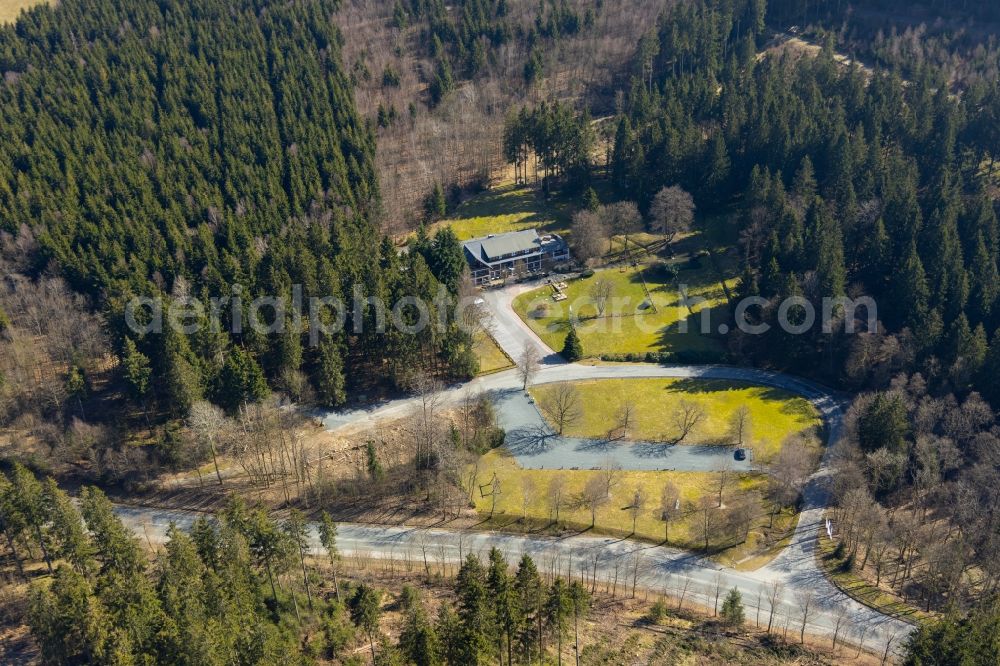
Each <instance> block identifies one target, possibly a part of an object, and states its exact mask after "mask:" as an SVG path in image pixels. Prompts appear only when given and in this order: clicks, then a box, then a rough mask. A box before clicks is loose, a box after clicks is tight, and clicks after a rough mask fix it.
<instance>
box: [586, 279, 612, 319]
mask: <svg viewBox="0 0 1000 666" xmlns="http://www.w3.org/2000/svg"><path fill="white" fill-rule="evenodd" d="M614 292H615V283H614V282H612V281H611V280H609V279H607V278H598V279H597V280H595V281H594V284H593V285H591V287H590V300H592V301H593V302H594V307H596V308H597V316H598V317H603V316H604V312H605V310H607V307H608V301H609V300H611V296H612V295H613V294H614Z"/></svg>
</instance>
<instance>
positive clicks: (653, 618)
mask: <svg viewBox="0 0 1000 666" xmlns="http://www.w3.org/2000/svg"><path fill="white" fill-rule="evenodd" d="M667 612H668V611H667V602H665V601H664V600H663V599H659V600H657V602H656V603H655V604H653V605H652V607H651V608H650V609H649V613H648V614H647V615H646V618H647V619H648V620H649V621H650V622H652V623H653V624H659V623H660V622H663V620H664V618H666V617H667Z"/></svg>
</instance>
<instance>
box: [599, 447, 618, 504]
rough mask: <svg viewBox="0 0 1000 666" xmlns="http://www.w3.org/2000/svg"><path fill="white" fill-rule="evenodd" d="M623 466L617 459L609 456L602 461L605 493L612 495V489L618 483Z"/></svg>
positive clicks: (602, 479) (602, 478)
mask: <svg viewBox="0 0 1000 666" xmlns="http://www.w3.org/2000/svg"><path fill="white" fill-rule="evenodd" d="M621 471H622V466H621V463H619V462H618V461H617V460H615V459H614V458H612V457H611V456H608V457H607V458H605V459H604V461H603V462H602V463H601V481H602V482H603V483H604V494H605V495H606V496H608V497H611V491H612V490H614V488H615V486H617V485H618V479H619V477H620V476H621Z"/></svg>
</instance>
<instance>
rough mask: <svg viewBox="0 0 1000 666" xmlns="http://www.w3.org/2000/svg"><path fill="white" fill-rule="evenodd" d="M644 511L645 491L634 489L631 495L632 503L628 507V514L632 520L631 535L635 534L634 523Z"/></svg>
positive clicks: (640, 488)
mask: <svg viewBox="0 0 1000 666" xmlns="http://www.w3.org/2000/svg"><path fill="white" fill-rule="evenodd" d="M645 510H646V491H645V490H643V489H642V487H639V488H636V489H635V492H634V493H632V502H631V503H629V505H628V514H629V516H630V517H631V518H632V534H635V523H636V521H637V520H639V516H641V515H642V512H643V511H645Z"/></svg>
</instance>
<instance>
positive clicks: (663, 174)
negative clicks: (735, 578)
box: [610, 2, 1000, 399]
mask: <svg viewBox="0 0 1000 666" xmlns="http://www.w3.org/2000/svg"><path fill="white" fill-rule="evenodd" d="M766 16H767V14H766V13H765V7H764V3H762V2H745V3H720V2H692V3H683V4H680V5H677V6H676V7H675V8H673V9H671V10H668V11H667V12H666V13H665V14H664V15H663V16H662V18H661V20H660V21H659V23H658V27H657V30H656V31H654V32H651V33H650V34H649V35H648V36H647V37H645V38H644V39H643V40H642V41H641V42H640V44H639V47H638V53H637V59H636V62H635V65H634V72H635V76H634V78H633V81H632V87H631V91H630V93H629V95H628V98H627V104H626V109H625V113H624V114H623V115H622V116H621V117H620V119H619V121H618V129H617V133H616V136H615V141H614V150H613V157H612V163H611V174H610V175H611V179H612V182H613V185H614V186H615V188H616V189H617V191H618V193H619V195H620V196H622V197H627V198H630V199H633V200H637V201H639V202H640V205H643V206H645V205H648V203H649V202H650V200H651V198H652V197H653V195H654V194H655V193H656V192H657V190H658V189H659V188H660V187H662V186H664V185H672V184H675V183H680V184H681V186H682V187H684V188H685V189H687V190H689V191H690V192H692V193H694V195H695V200H696V203H697V205H698V207H699V210H701V211H702V212H704V213H706V214H708V215H709V216H711V215H721V216H723V218H724V219H725V220H727V222H725V224H728V225H729V231H730V233H731V234H732V236H733V237H734V238H736V237H738V238H739V247H740V251H741V256H742V263H743V275H742V279H741V285H740V291H741V293H742V295H746V296H750V295H754V296H763V297H764V298H766V299H769V300H771V301H772V302H777V301H778V300H781V299H782V298H784V297H787V296H793V295H805V296H806V297H807V298H810V299H811V300H813V301H814V302H815V303H816V304H817V306H819V303H820V299H821V298H822V297H836V296H843V295H851V296H852V297H856V296H861V295H868V296H871V297H873V298H874V299H875V301H876V302H877V304H878V306H879V309H878V314H879V319H880V321H881V322H882V324H883V326H884V328H881V329H880V330H879V331H878V332H873V333H872V334H870V335H861V336H846V337H845V336H840V335H837V334H836V333H835V332H834V333H832V334H822V333H820V332H818V331H817V332H816V333H815V334H814V335H812V336H788V335H786V334H783V333H781V332H777V331H776V329H774V328H772V331H776V332H774V333H772V334H769V335H766V336H746V337H741V336H733V338H732V339H731V349H732V350H733V352H734V353H735V354H737V355H738V356H741V357H744V358H753V359H757V362H765V363H775V364H778V365H780V366H782V367H785V368H787V369H790V370H793V371H796V372H800V373H813V374H816V373H818V374H820V376H823V377H825V378H826V379H827V380H828V381H835V382H844V383H845V384H846V385H850V386H863V385H871V384H880V383H881V384H884V383H885V382H887V381H888V378H889V377H891V376H892V374H893V373H894V372H897V371H900V370H915V369H919V370H921V371H923V372H924V375H925V377H927V379H928V380H929V381H931V382H932V383H933V384H934V385H935V386H938V387H947V388H955V389H958V390H968V389H969V388H970V387H975V388H977V389H979V390H980V391H982V392H983V393H986V394H988V395H989V396H990V397H991V398H994V399H995V398H996V397H998V396H996V395H995V390H996V385H995V382H994V381H993V378H994V377H995V376H996V372H995V367H996V366H997V357H998V356H1000V349H994V351H993V353H989V352H988V346H989V345H988V343H989V342H990V340H991V339H995V337H996V336H995V333H994V332H995V331H996V330H997V327H998V325H1000V319H998V315H1000V310H998V308H997V299H998V293H1000V292H998V290H1000V280H998V271H997V257H998V251H1000V246H998V242H1000V240H998V239H1000V235H998V226H997V217H996V211H995V207H994V201H993V198H992V194H991V192H992V190H991V188H992V185H993V176H994V175H995V173H996V168H995V167H996V165H995V155H996V154H997V152H998V144H997V127H1000V87H998V84H997V82H996V80H995V79H994V80H993V81H991V82H977V83H975V84H974V85H972V86H970V87H969V88H967V89H964V90H962V91H961V93H960V94H951V93H950V91H949V88H948V86H947V85H946V81H945V80H944V79H943V78H942V76H941V74H940V71H938V70H935V69H934V68H930V67H928V68H926V69H924V70H923V72H922V76H921V78H920V79H919V80H915V81H911V82H908V83H904V81H903V80H901V78H900V76H899V75H898V74H897V73H895V72H892V71H882V70H876V71H869V70H864V69H862V68H860V67H858V66H844V65H843V64H841V63H839V62H837V60H836V59H835V58H834V55H835V52H834V49H833V43H832V41H830V42H828V43H827V45H826V47H825V48H823V49H822V51H821V52H820V53H819V54H818V56H817V57H815V58H807V57H796V56H795V55H792V54H787V53H786V54H785V55H782V54H781V52H780V51H778V52H776V53H774V54H772V55H770V56H769V57H766V58H758V57H757V53H758V51H759V50H760V49H761V48H763V47H764V46H765V44H766V40H765V38H764V32H765V28H764V26H765V23H764V20H765V17H766ZM734 213H735V214H734ZM818 311H819V309H817V312H818ZM775 314H776V313H775V308H770V307H764V308H761V309H759V310H757V311H756V313H755V315H754V316H755V317H756V318H757V319H759V320H761V321H770V322H771V323H773V317H774V316H775ZM864 314H865V313H864V311H863V310H862V311H861V312H859V315H861V316H864ZM993 347H994V348H1000V340H995V344H994V345H993ZM817 354H819V356H817ZM817 358H820V359H822V360H823V361H822V363H819V364H817V363H816V359H817Z"/></svg>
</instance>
